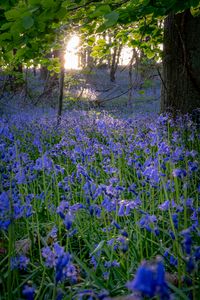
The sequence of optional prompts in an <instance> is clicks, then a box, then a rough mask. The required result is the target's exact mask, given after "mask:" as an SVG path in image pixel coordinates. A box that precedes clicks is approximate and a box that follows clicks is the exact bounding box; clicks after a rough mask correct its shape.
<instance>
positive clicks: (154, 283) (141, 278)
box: [127, 261, 168, 297]
mask: <svg viewBox="0 0 200 300" xmlns="http://www.w3.org/2000/svg"><path fill="white" fill-rule="evenodd" d="M127 287H128V288H129V289H130V290H131V291H133V292H134V291H139V292H141V293H142V294H144V295H145V296H149V297H153V296H156V295H160V296H164V295H166V294H168V290H167V283H166V282H165V269H164V266H163V263H162V261H158V262H156V263H152V264H150V263H147V262H144V263H142V264H141V265H140V267H139V268H138V270H137V272H136V275H135V278H134V280H133V281H131V282H129V283H128V284H127Z"/></svg>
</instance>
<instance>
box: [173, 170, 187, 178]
mask: <svg viewBox="0 0 200 300" xmlns="http://www.w3.org/2000/svg"><path fill="white" fill-rule="evenodd" d="M172 175H173V176H174V177H178V178H180V179H183V178H184V177H185V176H186V175H187V172H186V171H185V170H183V169H174V170H173V171H172Z"/></svg>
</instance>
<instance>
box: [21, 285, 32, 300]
mask: <svg viewBox="0 0 200 300" xmlns="http://www.w3.org/2000/svg"><path fill="white" fill-rule="evenodd" d="M22 294H23V295H24V296H25V297H26V299H27V300H34V294H35V289H34V288H33V287H32V286H29V285H25V286H24V288H23V291H22Z"/></svg>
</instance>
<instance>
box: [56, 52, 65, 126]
mask: <svg viewBox="0 0 200 300" xmlns="http://www.w3.org/2000/svg"><path fill="white" fill-rule="evenodd" d="M64 62H65V60H64V52H63V51H62V50H61V51H60V78H59V96H58V115H57V125H59V124H60V121H61V115H62V110H63V94H64V80H65V67H64Z"/></svg>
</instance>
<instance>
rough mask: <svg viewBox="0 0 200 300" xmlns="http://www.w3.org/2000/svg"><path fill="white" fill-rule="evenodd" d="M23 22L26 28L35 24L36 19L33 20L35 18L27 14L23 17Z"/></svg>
mask: <svg viewBox="0 0 200 300" xmlns="http://www.w3.org/2000/svg"><path fill="white" fill-rule="evenodd" d="M22 23H23V27H24V28H25V29H29V28H31V27H32V26H33V24H34V20H33V18H32V17H31V16H25V17H23V19H22Z"/></svg>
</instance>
